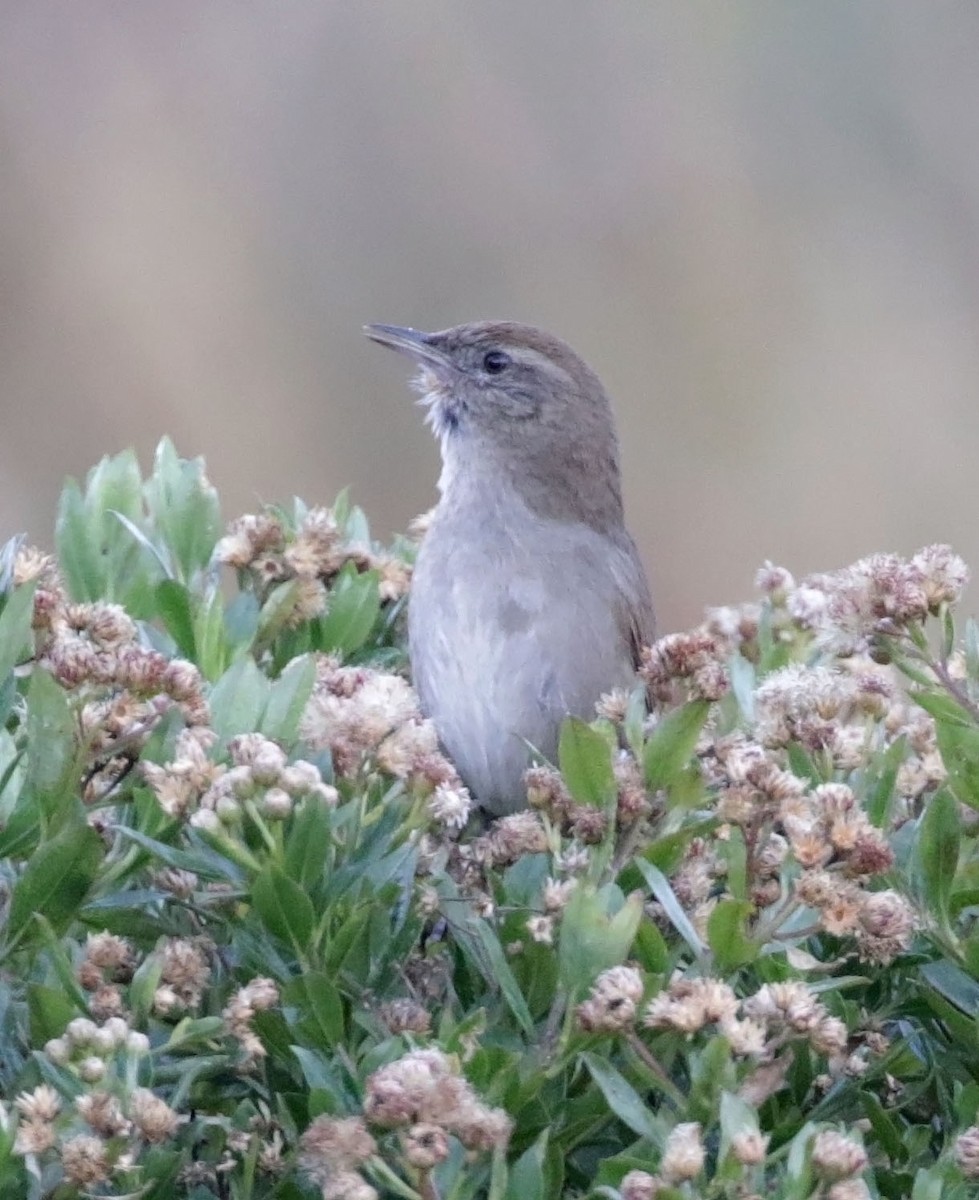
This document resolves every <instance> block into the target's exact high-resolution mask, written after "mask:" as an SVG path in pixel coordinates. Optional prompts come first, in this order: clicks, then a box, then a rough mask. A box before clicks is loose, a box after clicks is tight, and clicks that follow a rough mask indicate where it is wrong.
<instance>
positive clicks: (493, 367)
mask: <svg viewBox="0 0 979 1200" xmlns="http://www.w3.org/2000/svg"><path fill="white" fill-rule="evenodd" d="M509 365H510V355H509V354H504V353H503V351H502V350H487V351H486V353H485V354H484V355H483V370H484V371H485V372H486V373H487V374H488V375H499V373H500V372H501V371H505V370H506V369H507V367H508V366H509Z"/></svg>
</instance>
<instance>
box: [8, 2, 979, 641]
mask: <svg viewBox="0 0 979 1200" xmlns="http://www.w3.org/2000/svg"><path fill="white" fill-rule="evenodd" d="M0 17H2V36H0V406H2V409H0V411H2V417H3V420H2V426H0V538H6V537H7V536H9V535H10V534H12V533H14V532H17V531H20V530H22V529H27V530H29V532H30V534H31V536H32V538H33V539H34V540H36V541H38V542H40V543H42V544H44V545H50V544H51V539H52V522H53V515H54V507H55V502H56V498H57V495H58V492H59V489H60V485H61V480H62V478H63V476H64V475H66V474H72V475H75V476H82V475H84V473H85V472H86V471H87V469H88V468H89V467H90V466H91V465H92V464H93V463H94V462H95V461H96V460H97V459H98V458H99V457H100V456H101V455H102V454H104V453H106V452H114V451H117V450H119V449H122V448H123V447H126V446H129V445H134V446H135V447H136V448H137V449H138V450H139V452H140V455H141V457H142V460H143V462H144V464H146V465H148V464H149V461H150V456H151V453H152V449H153V447H154V445H155V443H156V442H157V440H158V439H159V437H160V436H161V435H162V434H164V433H167V434H170V435H171V436H172V437H173V438H174V439H175V441H176V443H177V446H178V449H179V450H180V451H181V453H183V454H184V455H187V456H194V455H198V454H201V455H204V457H205V458H206V459H207V462H208V466H209V474H210V476H211V478H212V480H213V481H214V483H215V484H216V485H217V486H218V488H219V489H220V491H221V494H222V498H223V502H224V511H225V515H226V516H227V517H229V518H230V517H232V516H234V515H236V514H237V513H239V512H242V511H247V510H254V507H255V506H256V505H257V504H258V503H259V502H261V501H263V500H269V501H272V500H288V499H289V498H290V497H291V496H292V495H293V494H298V495H301V496H302V497H304V498H305V499H306V500H307V501H309V502H311V503H312V502H325V503H328V502H330V501H331V500H332V499H333V497H334V495H335V493H336V492H337V491H338V490H339V489H340V488H341V487H342V486H344V485H347V484H349V485H351V487H352V489H353V494H354V498H355V499H356V500H357V501H358V502H359V503H360V504H361V505H363V506H364V507H365V508H366V510H367V512H368V515H369V516H370V519H371V523H372V527H373V529H374V531H375V533H376V535H377V536H378V537H381V538H387V537H388V536H389V535H390V534H391V533H392V532H393V531H395V530H400V529H403V528H404V526H405V524H406V522H407V521H408V519H409V518H410V517H411V516H412V515H413V514H414V513H416V512H417V511H420V510H423V509H425V508H427V507H429V506H430V504H431V503H432V502H433V500H434V498H435V479H436V476H437V452H436V447H435V445H434V443H432V441H431V440H430V438H429V435H428V433H427V431H426V430H425V429H424V428H423V426H422V423H421V414H420V413H419V412H418V410H417V409H416V408H415V407H414V405H413V403H412V400H411V396H410V393H409V392H408V390H407V388H406V386H405V384H406V379H407V370H406V364H405V363H404V362H402V361H399V360H398V359H397V358H396V356H394V355H391V354H388V353H385V352H384V351H382V350H381V349H379V348H377V347H375V346H372V345H371V344H370V343H368V342H367V341H366V340H365V339H364V338H363V337H362V335H361V333H360V327H361V325H362V324H363V323H364V322H365V321H372V320H373V321H388V322H394V323H399V324H411V325H415V326H418V327H422V328H435V327H442V326H445V325H450V324H455V323H457V322H459V321H462V320H468V319H473V318H481V317H497V316H504V317H510V318H513V319H518V320H524V321H530V322H533V323H535V324H539V325H543V326H545V327H547V328H549V329H551V330H553V331H554V332H555V333H558V334H559V335H561V336H563V337H564V338H566V339H567V340H568V341H569V342H571V343H572V345H574V346H575V348H576V349H578V350H579V351H580V352H581V353H582V355H583V356H584V357H586V358H587V359H588V360H589V361H590V362H591V363H592V365H593V366H594V367H595V368H596V369H597V370H598V372H599V374H600V375H601V376H602V378H603V379H604V381H605V382H606V384H607V386H608V388H609V391H610V392H611V394H612V396H613V400H614V402H615V405H616V409H617V412H618V418H619V425H620V432H621V439H622V445H623V459H624V472H625V485H626V503H627V507H628V511H629V517H630V524H631V526H632V528H633V531H634V532H635V534H636V537H637V539H638V541H639V543H640V547H641V550H642V552H643V555H644V558H645V559H646V562H647V564H648V565H649V567H650V570H651V574H652V576H653V588H654V593H655V596H656V600H657V606H658V609H659V613H660V625H661V628H662V630H663V631H667V630H670V629H676V628H680V627H682V626H686V625H689V624H691V623H693V622H695V621H697V620H699V618H700V615H701V613H702V610H703V608H704V606H705V605H708V604H721V603H728V602H735V601H738V600H741V599H744V598H747V597H748V596H749V595H750V594H751V592H752V580H753V576H754V572H755V569H756V567H757V566H758V565H759V564H760V563H761V562H762V561H763V560H764V559H766V558H771V559H774V560H776V561H777V562H780V563H782V564H784V565H786V566H788V567H789V568H790V569H792V570H793V571H794V572H796V574H797V575H799V574H803V573H805V572H806V571H809V570H814V569H829V568H833V567H837V566H842V565H844V564H845V563H847V562H849V561H851V560H852V559H854V558H856V557H858V556H861V555H863V554H867V553H870V552H872V551H875V550H897V551H902V552H905V551H911V550H913V549H915V548H916V547H917V546H919V545H921V544H924V543H926V542H929V541H936V540H941V541H950V542H952V543H953V545H954V546H955V547H956V549H958V550H959V552H960V553H962V554H963V555H964V556H965V557H966V558H967V559H968V561H969V562H970V563H971V564H972V566H973V567H974V568H976V569H979V523H977V519H976V518H977V504H976V495H977V464H979V151H977V147H979V71H977V70H976V61H977V55H979V6H977V5H976V4H975V3H974V0H946V2H944V3H942V4H934V5H933V4H927V5H924V4H920V3H911V2H910V0H909V2H905V0H864V2H863V3H861V4H859V5H854V4H852V3H850V2H849V0H820V2H819V3H818V4H815V3H803V2H802V0H764V2H763V0H737V2H736V3H726V4H717V3H712V2H709V0H699V2H698V0H658V2H657V3H649V2H648V0H627V2H625V3H619V4H614V5H610V4H609V3H608V2H607V0H576V2H575V3H574V4H569V3H568V2H567V0H535V2H534V3H530V4H528V3H527V2H526V0H496V2H495V3H492V4H486V3H482V2H479V0H412V3H410V4H351V3H341V2H339V0H288V2H287V3H283V4H255V3H243V2H242V0H142V2H141V3H139V4H133V3H131V2H123V0H119V2H111V0H90V2H88V3H85V4H70V5H69V4H64V3H55V2H49V0H31V3H30V4H23V3H18V2H17V0H2V3H0ZM977 596H979V590H977V589H976V588H975V587H973V590H972V592H971V593H970V604H969V606H968V607H969V608H970V609H971V610H974V609H975V608H976V607H977V606H976V603H975V598H976V597H977Z"/></svg>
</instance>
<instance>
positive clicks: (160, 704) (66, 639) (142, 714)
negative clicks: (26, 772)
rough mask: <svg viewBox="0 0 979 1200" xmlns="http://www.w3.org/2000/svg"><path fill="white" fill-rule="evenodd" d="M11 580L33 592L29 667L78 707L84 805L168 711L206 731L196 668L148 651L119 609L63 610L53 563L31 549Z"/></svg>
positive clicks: (103, 792) (108, 787)
mask: <svg viewBox="0 0 979 1200" xmlns="http://www.w3.org/2000/svg"><path fill="white" fill-rule="evenodd" d="M13 578H14V583H15V584H18V585H20V584H27V583H33V584H34V585H35V591H34V611H33V629H34V638H35V646H36V661H37V664H38V665H39V666H42V667H44V668H45V669H46V670H48V671H50V673H51V674H52V676H53V677H54V678H55V679H56V680H57V682H58V683H59V684H60V685H61V686H62V687H63V688H65V689H67V690H69V691H71V692H74V693H77V695H78V696H79V699H80V705H79V710H80V719H79V724H80V731H81V737H82V740H83V743H84V746H85V750H86V755H87V758H88V761H89V762H91V764H92V768H91V770H90V772H89V776H88V778H87V782H86V787H85V799H86V801H87V802H89V803H95V802H98V801H101V800H102V799H103V798H104V797H105V796H107V795H108V794H109V793H111V791H112V789H113V787H114V786H115V785H116V784H117V783H118V781H119V779H121V778H122V777H124V776H125V774H126V773H128V771H129V769H130V767H131V765H132V762H133V761H134V760H135V758H136V757H137V756H138V754H139V751H140V750H141V749H142V747H143V746H144V745H145V743H146V740H147V738H148V737H149V735H150V734H151V733H152V732H153V730H154V729H155V728H156V726H157V724H158V723H159V721H160V719H161V717H162V716H163V715H164V714H165V713H166V712H167V710H168V709H169V708H171V707H176V708H177V709H179V710H180V712H181V714H182V716H183V718H184V720H185V722H186V723H187V724H188V725H189V726H192V727H193V726H206V725H207V724H208V722H209V720H210V712H209V709H208V704H207V700H206V698H205V695H204V685H203V680H202V678H201V675H200V672H199V671H198V669H197V667H196V666H194V664H193V663H190V662H187V661H185V660H183V659H178V658H174V659H168V658H167V657H166V655H164V654H161V653H160V652H159V651H157V650H153V649H151V648H149V646H147V645H146V644H145V643H144V641H143V639H142V638H141V635H140V632H139V629H138V627H137V625H136V623H135V622H134V621H133V620H132V618H131V617H130V616H129V615H128V614H127V613H126V611H125V610H124V609H123V608H122V607H121V606H120V605H118V604H110V603H108V602H105V601H96V602H93V603H87V604H76V603H73V602H71V601H70V600H69V598H68V594H67V590H66V588H65V584H64V581H63V580H62V578H61V575H60V573H59V571H58V569H57V567H56V565H55V563H54V560H53V559H51V558H50V557H48V556H47V555H43V554H41V553H40V552H39V551H37V550H35V549H34V548H32V547H25V548H21V549H20V550H19V552H18V554H17V557H16V560H15V562H14V571H13Z"/></svg>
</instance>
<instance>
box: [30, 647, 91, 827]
mask: <svg viewBox="0 0 979 1200" xmlns="http://www.w3.org/2000/svg"><path fill="white" fill-rule="evenodd" d="M75 730H76V723H75V716H74V713H73V712H72V709H71V706H70V704H69V702H68V697H67V696H66V695H65V692H64V689H63V688H61V687H60V686H59V685H58V684H57V683H55V681H54V679H53V678H52V676H51V675H49V674H48V672H47V671H45V670H43V669H41V668H36V669H35V670H34V671H33V672H32V673H31V681H30V684H29V686H28V689H27V782H28V785H29V787H30V788H31V790H32V792H33V795H34V796H35V797H36V799H37V803H38V808H39V810H40V815H41V817H42V820H44V821H45V822H46V823H47V824H48V826H49V827H50V829H52V830H53V829H55V828H57V827H58V826H59V825H61V824H63V823H64V822H65V821H66V820H70V819H76V818H78V817H79V816H80V815H81V812H82V808H81V802H80V800H79V799H78V797H77V796H76V794H75V791H76V786H75V785H76V783H77V778H76V776H77V774H78V763H77V758H78V747H77V745H76V743H75Z"/></svg>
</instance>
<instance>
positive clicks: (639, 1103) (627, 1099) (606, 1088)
mask: <svg viewBox="0 0 979 1200" xmlns="http://www.w3.org/2000/svg"><path fill="white" fill-rule="evenodd" d="M580 1059H581V1061H582V1062H583V1063H584V1064H585V1066H586V1067H587V1068H588V1073H589V1074H590V1075H591V1077H592V1079H594V1081H595V1083H596V1084H598V1087H599V1090H600V1091H601V1093H602V1095H603V1096H604V1097H605V1102H606V1104H608V1106H609V1108H610V1109H611V1110H612V1112H614V1113H615V1115H616V1116H617V1117H618V1118H619V1120H620V1121H622V1122H623V1123H624V1124H625V1125H627V1126H628V1127H629V1128H630V1129H631V1130H632V1132H633V1133H637V1134H638V1135H639V1136H640V1137H644V1138H649V1140H650V1141H651V1142H653V1143H654V1144H656V1145H661V1144H662V1140H663V1139H662V1136H661V1134H660V1130H659V1128H658V1127H657V1125H656V1122H655V1121H654V1120H653V1118H652V1115H651V1114H650V1111H649V1109H648V1107H647V1106H646V1104H645V1103H644V1102H643V1100H642V1098H641V1097H640V1096H639V1094H638V1092H637V1091H636V1090H635V1088H634V1087H633V1086H632V1084H631V1083H629V1081H628V1080H627V1079H626V1078H625V1076H624V1075H621V1074H620V1073H619V1072H618V1071H617V1070H616V1069H615V1068H614V1067H613V1066H610V1065H609V1064H608V1063H607V1062H603V1061H602V1060H601V1059H600V1058H598V1057H597V1056H596V1055H594V1054H582V1055H580Z"/></svg>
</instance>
